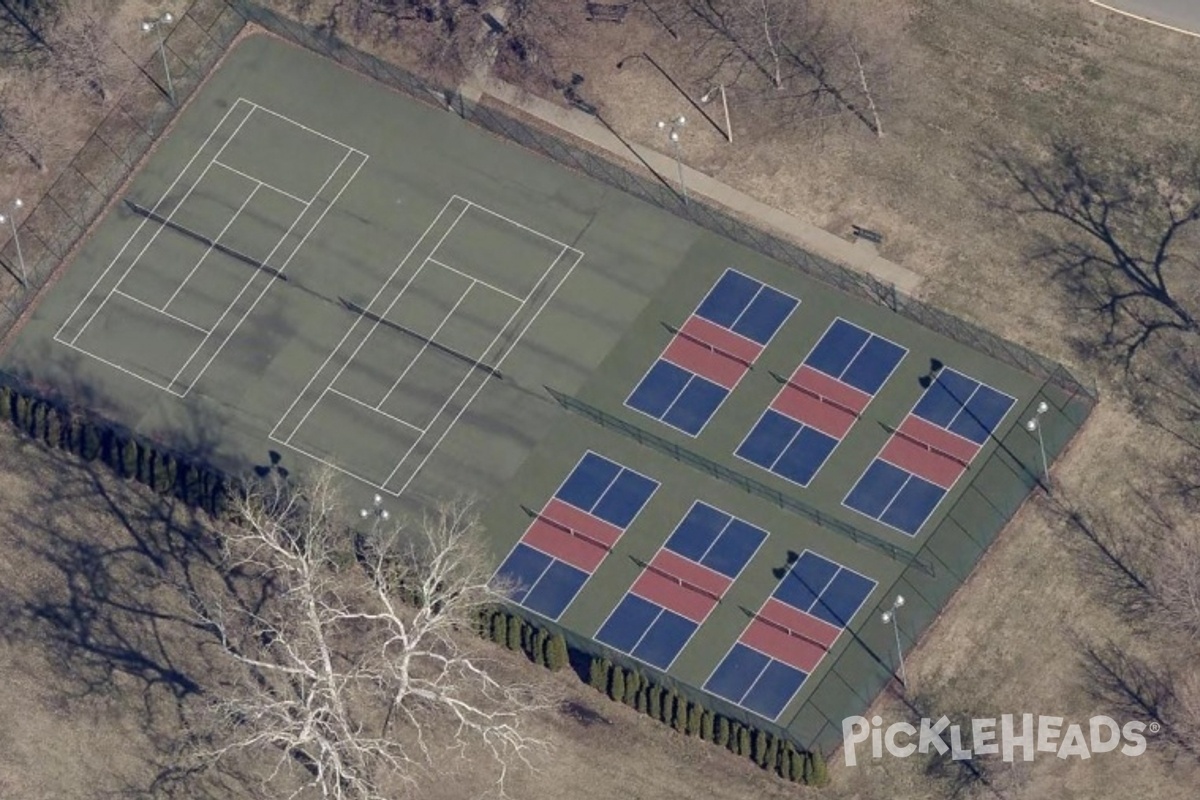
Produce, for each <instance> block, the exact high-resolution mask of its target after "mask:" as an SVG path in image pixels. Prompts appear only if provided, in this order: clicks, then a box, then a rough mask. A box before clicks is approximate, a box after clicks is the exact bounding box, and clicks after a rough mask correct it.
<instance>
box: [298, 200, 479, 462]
mask: <svg viewBox="0 0 1200 800" xmlns="http://www.w3.org/2000/svg"><path fill="white" fill-rule="evenodd" d="M449 205H450V203H449V202H447V203H446V206H449ZM445 209H446V207H445V206H443V207H442V210H443V211H445ZM469 210H470V206H467V207H464V208H463V210H462V211H461V212H459V215H458V216H457V217H455V218H454V222H452V223H450V227H449V228H448V229H447V230H446V232H445V233H443V234H442V236H441V238H440V239H438V241H437V244H435V245H434V246H433V250H432V251H431V252H437V249H438V248H439V247H441V244H442V242H444V241H446V237H447V236H449V235H450V231H452V230H454V226H455V225H457V224H458V222H459V220H461V219H462V218H463V215H464V214H466V213H467V211H469ZM441 216H442V215H441V213H439V214H438V216H437V217H435V218H434V222H436V221H437V220H438V218H440V217H441ZM429 227H433V223H432V222H431V223H430V224H429ZM428 232H429V228H426V229H425V233H428ZM424 239H425V234H421V238H420V239H417V241H416V243H415V244H413V246H412V249H411V250H409V251H408V255H406V256H405V257H404V261H407V260H408V257H409V256H411V255H412V253H413V250H415V249H416V248H417V245H419V244H420V243H421V242H422V241H424ZM404 261H401V262H400V265H399V266H397V267H396V269H395V270H393V271H392V274H391V276H389V277H388V279H387V280H386V281H384V283H383V286H381V287H380V288H379V291H378V292H376V293H375V298H378V297H379V295H380V294H381V293H382V292H383V290H384V289H386V288H387V286H388V284H389V283H391V282H392V278H393V277H395V275H396V272H398V271H399V270H400V267H401V266H403V265H404ZM425 263H426V262H425V261H422V262H421V266H420V267H418V268H417V269H416V271H415V272H413V274H412V276H411V277H409V279H408V280H407V281H405V282H404V286H402V287H401V289H400V292H399V293H398V294H397V295H396V296H395V297H394V298H392V302H390V303H388V305H387V308H385V309H384V310H383V313H382V314H377V315H376V319H375V323H374V324H373V325H372V326H371V329H370V330H369V331H367V335H366V336H364V337H363V340H362V341H361V342H359V343H358V345H357V346H356V347H355V348H354V351H353V352H351V353H350V357H349V358H348V359H346V363H344V364H342V366H341V367H339V368H338V371H337V372H336V373H335V374H334V376H333V380H331V381H330V382H329V384H328V385H327V386H326V387H325V390H324V391H322V392H321V396H320V397H318V398H317V400H316V402H314V403H313V404H312V407H311V408H309V409H308V411H307V412H305V414H304V416H303V417H301V418H300V421H299V422H297V423H296V427H294V428H292V432H291V434H290V435H289V436H288V438H287V440H286V441H288V442H290V441H291V440H292V437H293V436H295V435H296V432H297V431H298V430H300V428H301V427H303V426H304V422H305V420H307V419H308V415H309V414H311V413H312V412H313V411H314V410H316V408H317V406H318V405H320V404H321V398H323V397H324V396H325V392H326V391H328V390H329V388H330V387H332V386H333V385H334V384H336V383H337V382H338V378H341V377H342V373H343V372H345V371H346V368H347V367H349V366H350V364H351V363H353V361H354V359H355V358H357V357H358V352H359V351H360V350H362V349H363V346H364V345H366V343H367V342H368V341H370V339H371V337H372V336H374V335H375V331H376V330H378V328H379V326H380V325H381V324H382V321H383V320H384V319H385V318H386V317H387V315H388V313H389V312H390V311H391V310H392V309H393V308H394V307H395V305H396V303H398V302H400V298H401V297H403V296H404V293H405V292H407V291H408V287H409V286H411V285H412V282H413V280H415V279H416V277H417V276H418V275H420V274H421V270H423V269H425ZM375 298H372V299H371V302H370V303H369V304H368V305H367V310H368V311H370V309H371V306H372V305H374V304H375ZM362 319H363V317H362V315H360V316H359V318H358V319H356V320H355V321H354V325H352V326H350V330H349V331H347V332H346V336H349V335H350V332H351V331H353V330H354V329H355V328H356V327H358V323H359V322H361V321H362ZM346 336H343V337H342V342H344V341H345V340H346ZM342 342H338V346H337V348H334V351H333V353H330V354H329V358H333V356H334V354H335V353H337V351H338V349H340V348H341V346H342ZM328 360H329V359H326V363H328ZM322 368H324V365H322ZM317 373H318V374H319V373H320V370H317ZM468 374H470V373H468ZM313 377H314V378H315V377H316V375H314V376H313ZM285 416H286V415H285ZM434 419H437V417H436V416H435V417H434ZM417 441H418V442H419V441H421V440H420V439H417ZM410 449H411V448H410ZM384 483H385V484H386V483H387V481H384Z"/></svg>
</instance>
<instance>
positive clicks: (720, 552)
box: [594, 501, 768, 670]
mask: <svg viewBox="0 0 1200 800" xmlns="http://www.w3.org/2000/svg"><path fill="white" fill-rule="evenodd" d="M767 536H768V534H767V532H766V531H765V530H763V529H762V528H759V527H757V526H755V525H752V524H750V523H748V522H746V521H745V520H742V519H739V518H737V517H735V516H733V515H732V514H728V513H726V512H724V511H721V510H720V509H718V508H716V507H714V506H711V505H709V504H707V503H704V502H700V501H696V502H695V503H693V504H692V507H691V508H690V509H689V510H688V512H687V513H686V514H685V515H684V516H683V518H682V519H681V520H680V521H679V523H678V524H677V525H676V526H675V530H673V531H672V532H671V534H670V536H668V537H667V541H666V542H665V543H664V544H663V546H662V550H665V551H668V552H670V553H674V554H675V555H677V556H679V557H681V558H683V559H686V560H687V562H690V563H691V564H692V565H695V566H696V567H699V568H702V569H706V570H710V571H711V572H713V573H717V574H719V575H720V576H723V578H725V579H726V580H725V581H723V582H722V583H723V585H724V589H722V590H721V592H720V593H719V594H721V595H722V596H723V594H724V590H725V589H728V588H729V586H731V585H732V584H733V582H734V581H736V580H737V578H738V576H739V575H741V573H742V570H743V569H745V567H746V565H747V564H749V563H750V560H751V559H753V558H754V555H755V553H757V552H758V549H759V548H760V547H761V546H762V544H763V542H765V541H766V540H767ZM657 560H658V557H657V556H656V557H655V558H654V559H652V560H651V564H653V563H655V562H656V561H657ZM684 577H686V576H684ZM636 587H637V583H636V582H635V584H634V586H632V587H630V589H629V590H628V591H627V592H626V593H625V596H624V597H622V598H621V600H620V601H619V602H618V603H617V605H616V607H615V608H614V609H613V611H612V612H611V613H610V614H609V616H608V618H607V619H606V620H605V621H604V623H603V624H602V625H601V626H600V629H599V630H598V631H597V632H596V635H595V637H594V638H595V639H596V640H597V641H599V642H602V643H604V644H606V645H608V646H609V647H613V648H615V649H617V650H620V651H621V652H623V653H626V654H628V655H631V656H633V657H634V658H636V659H638V660H639V661H643V662H645V663H646V664H649V665H650V666H653V667H657V668H658V669H662V670H666V669H668V668H669V667H670V666H671V664H673V663H674V662H675V659H676V658H677V657H678V656H679V654H680V653H681V652H682V651H683V648H684V647H686V646H687V643H688V642H689V641H690V640H691V638H692V636H693V634H695V632H696V630H697V629H698V628H699V627H700V625H701V624H702V622H703V619H702V618H701V617H700V616H696V615H695V614H693V616H694V617H695V618H689V617H688V616H687V615H686V614H684V613H682V612H683V611H686V609H677V610H672V609H671V608H668V607H667V605H664V604H663V603H657V602H654V601H653V600H651V599H648V598H646V597H642V596H640V595H638V594H636V593H635V591H636ZM695 601H696V604H697V605H704V606H706V610H705V611H704V614H703V617H704V618H706V617H707V614H708V612H710V611H711V610H712V608H713V607H715V605H716V603H717V602H718V600H715V599H711V598H695Z"/></svg>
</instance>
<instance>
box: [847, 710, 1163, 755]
mask: <svg viewBox="0 0 1200 800" xmlns="http://www.w3.org/2000/svg"><path fill="white" fill-rule="evenodd" d="M1064 722H1065V720H1064V719H1063V718H1062V717H1049V716H1036V717H1035V715H1033V714H1022V715H1021V716H1020V718H1019V719H1018V718H1017V717H1015V715H1013V714H1004V715H1002V716H1001V717H1000V718H999V719H996V718H995V717H992V718H980V719H973V720H971V723H970V725H969V726H966V730H964V726H963V725H959V724H951V723H950V719H949V718H948V717H945V716H942V717H940V718H938V719H937V720H930V719H922V720H921V724H920V726H919V727H918V726H915V725H912V724H911V723H908V722H894V723H892V724H891V725H888V726H887V727H886V728H885V727H883V720H882V719H881V718H880V717H878V716H875V717H872V718H871V719H869V720H868V719H867V718H866V717H846V718H845V719H844V720H842V745H843V747H842V749H843V750H844V751H845V753H846V766H849V767H853V766H854V765H855V764H857V763H858V757H859V753H858V746H859V745H860V744H863V743H864V742H866V741H867V740H870V742H871V757H872V758H876V759H879V758H883V752H884V750H887V752H888V753H889V754H890V755H892V756H895V757H896V758H905V757H906V756H911V755H913V754H914V753H929V752H936V753H938V754H939V755H944V754H945V753H950V756H951V758H953V759H954V760H956V761H965V760H968V759H971V758H974V757H975V756H986V755H1000V756H1002V757H1003V758H1004V760H1005V761H1013V760H1015V759H1016V755H1017V752H1018V751H1020V753H1021V758H1022V759H1023V760H1025V761H1032V760H1033V758H1034V755H1035V754H1036V753H1054V754H1055V755H1056V756H1057V757H1058V758H1062V759H1067V758H1079V759H1088V758H1091V757H1092V755H1093V754H1095V753H1110V752H1112V751H1114V750H1118V749H1119V751H1120V752H1121V754H1122V755H1126V756H1140V755H1141V754H1142V753H1144V752H1146V737H1145V736H1144V735H1143V733H1144V732H1146V731H1149V732H1150V733H1157V732H1158V727H1159V726H1158V723H1157V722H1151V723H1150V724H1149V725H1147V724H1146V723H1144V722H1141V721H1139V720H1133V721H1130V722H1126V723H1125V724H1124V725H1119V724H1118V723H1117V721H1116V720H1114V719H1113V718H1112V717H1107V716H1104V715H1100V716H1095V717H1092V718H1091V719H1089V720H1088V721H1087V722H1086V723H1084V724H1079V723H1074V722H1073V723H1070V724H1069V725H1065V726H1064V724H1063V723H1064ZM968 736H969V738H968ZM964 744H965V745H966V746H964Z"/></svg>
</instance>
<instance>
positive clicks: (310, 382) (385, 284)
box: [267, 197, 461, 488]
mask: <svg viewBox="0 0 1200 800" xmlns="http://www.w3.org/2000/svg"><path fill="white" fill-rule="evenodd" d="M453 202H454V198H453V197H451V198H450V199H449V200H447V201H446V204H445V205H444V206H442V210H441V211H439V212H438V213H437V216H435V217H434V218H433V221H432V222H430V223H429V225H427V226H426V227H425V230H424V232H422V233H421V235H420V236H419V237H418V238H417V240H416V241H415V242H413V246H412V247H410V248H409V249H408V252H407V253H405V255H404V258H402V259H400V263H399V264H397V265H396V268H395V269H394V270H392V274H391V275H389V276H388V277H387V280H385V281H384V282H383V283H382V284H381V285H380V287H379V290H378V291H376V292H375V296H374V297H372V298H371V300H370V302H368V303H367V306H366V310H367V311H370V310H371V307H372V306H374V305H375V302H376V301H377V300H379V298H380V296H381V295H382V294H383V293H384V291H385V290H386V289H387V287H388V285H389V284H391V282H392V279H393V278H395V277H396V274H397V273H398V272H400V270H401V269H403V268H404V265H405V264H407V263H408V259H410V258H412V254H413V253H414V252H416V249H417V248H418V247H419V246H420V245H421V242H423V241H425V237H426V236H428V235H429V232H430V231H431V230H433V226H434V225H437V223H438V220H440V219H441V218H442V215H443V214H445V213H446V209H448V208H449V207H450V204H451V203H453ZM459 216H460V217H461V214H460V215H459ZM424 266H425V264H424V262H422V264H421V267H420V268H418V269H417V272H416V273H413V275H412V277H410V278H409V279H408V281H406V282H405V284H404V288H402V289H401V290H400V291H401V293H403V292H404V290H405V289H407V288H408V285H409V284H410V283H412V281H413V278H415V277H416V276H417V273H419V272H420V271H421V269H422V268H424ZM364 318H365V317H364V316H363V315H362V314H360V315H359V316H358V318H357V319H355V320H354V324H353V325H351V326H350V327H349V328H348V329H347V330H346V332H345V333H344V334H343V335H342V338H341V341H339V342H338V343H337V345H336V346H335V347H334V348H333V349H332V350H330V351H329V355H328V356H326V357H325V360H324V361H323V362H321V366H319V367H317V370H316V371H315V372H314V373H313V374H312V377H311V378H309V379H308V383H306V384H304V388H303V389H301V390H300V393H299V394H297V395H296V399H295V400H293V401H292V403H291V405H289V406H288V407H287V410H286V411H284V412H283V416H282V417H280V418H279V421H278V422H276V423H275V427H274V428H271V432H270V433H268V434H267V438H269V439H271V440H272V441H278V442H280V443H281V444H289V443H290V442H291V440H292V437H293V436H295V435H296V431H298V430H299V429H300V426H301V425H303V424H304V419H307V418H308V414H311V413H312V409H311V408H310V409H309V410H308V412H307V413H306V414H305V415H304V418H303V419H301V420H300V422H298V423H297V424H296V425H295V427H293V428H292V431H291V433H289V434H288V435H287V436H286V437H285V438H283V439H276V438H275V432H276V431H277V430H279V426H280V425H282V424H283V422H284V420H286V419H287V418H288V416H289V415H290V414H291V413H292V409H294V408H295V407H296V404H297V403H299V402H300V399H301V398H302V397H304V393H305V392H307V391H308V390H309V388H310V387H311V386H312V385H313V381H315V380H316V379H317V376H318V375H320V374H321V373H322V372H323V371H324V370H325V367H326V366H328V365H329V362H330V361H332V360H333V357H334V356H335V355H337V354H338V351H340V350H341V349H342V345H344V344H345V343H346V340H347V339H349V338H350V334H352V333H354V331H355V329H356V328H358V326H359V324H360V323H361V322H362V321H363V319H364ZM367 335H368V336H370V333H369V332H368V334H367ZM332 385H333V381H330V382H329V384H328V385H327V387H326V388H328V386H332ZM322 393H323V392H322ZM319 402H320V398H318V399H317V400H316V401H315V402H314V403H313V405H316V403H319ZM372 485H373V484H372ZM376 488H379V487H376Z"/></svg>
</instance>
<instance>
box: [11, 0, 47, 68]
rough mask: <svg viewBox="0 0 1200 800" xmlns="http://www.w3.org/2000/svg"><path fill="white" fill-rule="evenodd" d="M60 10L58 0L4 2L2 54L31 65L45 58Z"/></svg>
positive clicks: (13, 0)
mask: <svg viewBox="0 0 1200 800" xmlns="http://www.w3.org/2000/svg"><path fill="white" fill-rule="evenodd" d="M59 10H60V4H59V3H58V2H56V1H55V0H0V55H4V56H8V57H12V58H20V59H23V60H25V61H27V62H28V61H31V60H35V59H36V58H37V57H39V56H41V55H44V54H45V53H46V52H47V51H48V50H49V49H50V45H49V43H48V42H47V41H46V30H47V29H48V28H49V27H51V26H52V25H53V24H54V21H55V19H56V18H57V16H58V13H59Z"/></svg>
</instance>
